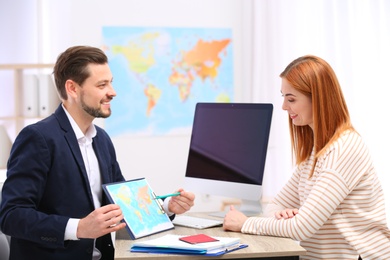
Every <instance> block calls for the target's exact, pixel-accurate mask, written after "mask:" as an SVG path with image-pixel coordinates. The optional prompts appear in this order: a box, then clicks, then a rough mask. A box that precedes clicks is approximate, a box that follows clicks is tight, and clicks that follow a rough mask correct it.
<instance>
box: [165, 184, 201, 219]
mask: <svg viewBox="0 0 390 260" xmlns="http://www.w3.org/2000/svg"><path fill="white" fill-rule="evenodd" d="M178 192H180V195H179V196H175V197H171V199H170V201H169V204H168V210H169V211H170V212H172V213H175V214H182V213H184V212H186V211H188V210H190V209H191V207H192V206H194V200H195V195H194V194H193V193H192V192H188V191H184V190H183V189H179V190H178Z"/></svg>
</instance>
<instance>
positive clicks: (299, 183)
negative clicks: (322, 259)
mask: <svg viewBox="0 0 390 260" xmlns="http://www.w3.org/2000/svg"><path fill="white" fill-rule="evenodd" d="M367 156H368V155H367V153H366V148H365V146H363V145H361V141H360V138H359V137H357V135H356V134H355V135H347V137H345V138H342V140H339V141H338V142H337V143H335V144H334V145H333V146H332V148H331V149H329V151H328V152H327V153H326V154H325V155H324V156H323V158H320V159H319V160H318V162H317V164H316V168H315V171H314V175H313V177H311V178H309V177H308V176H309V173H310V169H311V167H307V166H306V167H303V168H302V169H301V172H300V173H299V171H300V170H297V171H296V172H295V173H294V175H293V177H292V178H291V180H290V181H289V182H288V183H287V184H286V186H285V187H284V188H283V189H282V191H281V192H280V193H279V194H278V196H277V197H276V198H275V200H274V202H275V203H276V204H278V205H280V206H282V207H284V208H294V207H297V208H299V213H298V214H297V215H296V216H295V217H293V218H290V219H280V220H277V219H276V218H274V217H251V218H249V219H248V220H247V221H246V222H245V223H244V225H243V227H242V230H241V231H242V232H243V233H251V234H259V235H271V236H282V237H291V238H293V239H296V240H305V239H307V238H310V237H312V236H313V234H315V233H316V232H317V231H318V230H319V229H320V228H321V227H322V226H323V225H324V224H325V223H326V222H327V221H328V220H329V219H330V217H331V215H332V214H334V212H335V211H336V210H337V208H338V206H339V205H340V204H341V203H342V202H343V201H344V200H345V198H346V197H347V196H348V195H349V193H350V191H351V190H352V189H353V188H354V187H355V186H356V184H357V182H358V180H359V179H360V178H361V176H362V175H363V173H364V172H366V171H367V170H368V168H367V167H368V166H367V165H369V162H368V161H369V158H367ZM309 161H312V159H309ZM356 162H360V163H359V164H357V163H356ZM308 165H310V164H308ZM297 192H298V193H297ZM298 194H299V195H298Z"/></svg>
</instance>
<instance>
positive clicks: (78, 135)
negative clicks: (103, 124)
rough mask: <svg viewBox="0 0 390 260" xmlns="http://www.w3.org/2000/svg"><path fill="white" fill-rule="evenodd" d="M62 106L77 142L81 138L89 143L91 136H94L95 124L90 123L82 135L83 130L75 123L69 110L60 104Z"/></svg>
mask: <svg viewBox="0 0 390 260" xmlns="http://www.w3.org/2000/svg"><path fill="white" fill-rule="evenodd" d="M62 108H63V109H64V111H65V114H66V116H67V117H68V119H69V122H70V125H71V126H72V129H73V132H74V133H75V135H76V138H77V140H78V141H79V142H80V141H82V140H85V141H87V142H88V143H91V142H92V138H94V137H95V136H96V127H95V125H94V124H91V125H90V126H89V127H88V129H87V132H86V133H85V135H84V134H83V132H82V131H81V129H80V127H79V126H78V125H77V123H76V121H74V119H73V117H72V116H71V115H70V114H69V112H68V111H67V110H66V108H65V107H64V104H62Z"/></svg>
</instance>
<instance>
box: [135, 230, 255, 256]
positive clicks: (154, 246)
mask: <svg viewBox="0 0 390 260" xmlns="http://www.w3.org/2000/svg"><path fill="white" fill-rule="evenodd" d="M182 237H183V236H181V235H174V234H167V235H164V236H162V237H159V238H155V239H150V240H146V241H140V242H135V243H133V245H132V247H131V249H130V251H131V252H138V253H155V254H181V255H204V256H218V255H223V254H226V253H230V252H232V251H236V250H239V249H242V248H246V247H248V245H246V244H241V243H240V239H239V238H235V237H213V238H215V239H216V240H217V241H213V242H205V243H197V244H190V243H187V242H184V241H182V240H180V238H182Z"/></svg>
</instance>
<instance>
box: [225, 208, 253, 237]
mask: <svg viewBox="0 0 390 260" xmlns="http://www.w3.org/2000/svg"><path fill="white" fill-rule="evenodd" d="M247 219H248V217H247V216H245V215H244V214H243V213H242V212H240V211H238V210H236V209H235V208H234V206H233V205H231V206H230V211H229V212H228V213H227V214H226V215H225V218H224V220H223V229H224V230H230V231H236V232H241V228H242V226H243V225H244V223H245V221H246V220H247Z"/></svg>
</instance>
